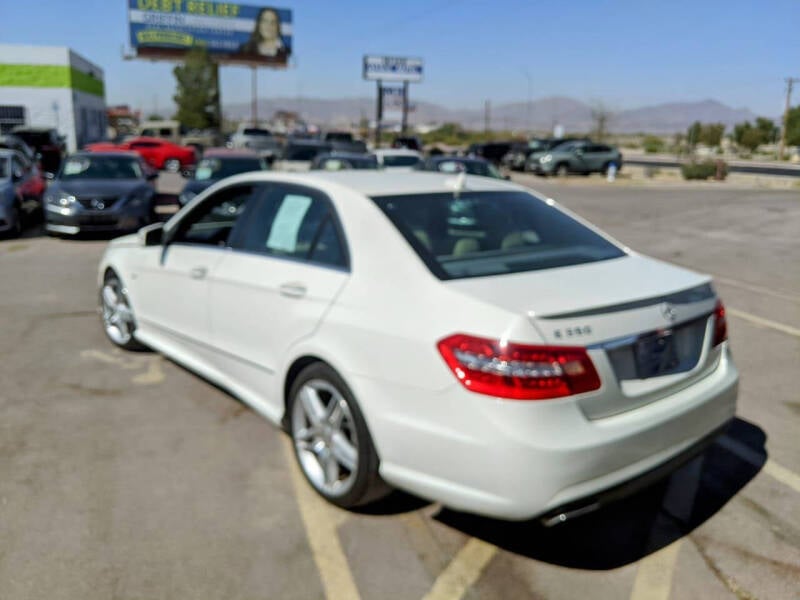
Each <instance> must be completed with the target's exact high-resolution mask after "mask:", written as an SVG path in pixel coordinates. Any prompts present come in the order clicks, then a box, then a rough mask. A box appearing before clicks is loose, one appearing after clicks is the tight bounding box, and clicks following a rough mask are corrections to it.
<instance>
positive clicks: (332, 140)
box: [322, 131, 367, 154]
mask: <svg viewBox="0 0 800 600" xmlns="http://www.w3.org/2000/svg"><path fill="white" fill-rule="evenodd" d="M322 141H323V142H325V143H327V144H330V146H331V149H332V150H333V151H334V152H347V153H350V154H365V153H366V152H367V144H366V142H364V141H362V140H357V139H355V138H354V137H353V134H352V133H350V132H349V131H328V132H327V133H325V135H323V136H322Z"/></svg>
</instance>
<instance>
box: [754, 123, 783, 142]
mask: <svg viewBox="0 0 800 600" xmlns="http://www.w3.org/2000/svg"><path fill="white" fill-rule="evenodd" d="M756 129H758V131H759V132H760V133H761V139H762V140H763V141H762V143H763V144H774V143H775V142H777V141H778V134H779V133H780V130H779V129H778V128H777V127H776V126H775V122H774V121H773V120H772V119H765V118H764V117H758V118H757V119H756Z"/></svg>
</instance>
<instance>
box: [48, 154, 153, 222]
mask: <svg viewBox="0 0 800 600" xmlns="http://www.w3.org/2000/svg"><path fill="white" fill-rule="evenodd" d="M156 177H158V173H156V172H154V171H152V170H150V169H149V168H148V167H147V165H146V164H145V163H144V161H143V160H142V158H141V157H140V156H139V155H138V154H134V153H132V152H130V153H129V152H79V153H77V154H73V155H72V156H69V157H68V158H66V159H65V160H64V164H63V165H62V167H61V170H60V172H59V173H58V175H57V176H56V178H55V179H54V180H53V182H52V183H51V184H50V187H48V189H47V192H46V193H45V197H44V199H45V230H46V231H47V233H48V234H50V235H76V234H78V233H82V232H99V231H103V232H105V231H133V230H135V229H138V228H139V227H142V226H143V225H147V224H148V223H149V222H150V221H151V219H152V217H153V201H154V197H155V188H154V185H153V180H154V179H155V178H156Z"/></svg>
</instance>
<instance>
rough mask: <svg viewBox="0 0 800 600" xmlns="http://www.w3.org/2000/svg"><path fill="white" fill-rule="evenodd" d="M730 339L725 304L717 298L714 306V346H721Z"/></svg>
mask: <svg viewBox="0 0 800 600" xmlns="http://www.w3.org/2000/svg"><path fill="white" fill-rule="evenodd" d="M727 339H728V321H727V319H725V306H724V305H723V304H722V300H717V305H716V306H715V307H714V346H719V345H720V344H721V343H722V342H724V341H725V340H727Z"/></svg>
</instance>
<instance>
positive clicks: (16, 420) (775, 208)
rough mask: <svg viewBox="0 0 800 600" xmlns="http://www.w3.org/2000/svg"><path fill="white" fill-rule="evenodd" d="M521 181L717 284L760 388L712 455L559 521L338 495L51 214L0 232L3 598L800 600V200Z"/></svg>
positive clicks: (745, 378)
mask: <svg viewBox="0 0 800 600" xmlns="http://www.w3.org/2000/svg"><path fill="white" fill-rule="evenodd" d="M517 179H518V180H519V181H520V182H522V183H524V184H526V185H532V186H533V187H535V188H537V189H538V190H539V191H540V192H541V193H542V194H543V195H547V196H551V197H553V198H555V199H556V200H558V201H559V202H561V203H563V205H565V206H566V207H568V208H570V209H571V210H573V211H575V212H577V213H578V214H580V215H581V216H583V217H585V218H587V219H588V220H590V221H591V222H592V223H594V224H596V225H598V226H599V227H601V228H603V229H604V230H605V231H607V232H608V233H610V234H612V235H614V236H615V237H617V238H618V239H619V240H620V241H621V242H623V243H624V244H627V245H629V246H630V247H631V248H633V249H635V250H637V251H640V252H642V253H645V254H649V255H652V256H654V257H656V258H660V259H664V260H667V261H672V262H676V263H678V264H681V265H685V266H687V267H690V268H692V269H696V270H699V271H703V272H706V273H709V274H711V275H713V276H714V277H715V278H716V282H717V283H716V285H717V288H718V290H719V292H720V293H721V295H722V297H723V299H724V300H725V302H726V306H727V308H728V315H729V319H728V321H729V333H730V338H731V343H732V347H733V352H734V356H735V359H736V361H737V364H738V366H739V368H740V370H741V374H742V381H741V389H740V400H739V411H738V414H739V418H738V419H737V420H736V421H735V422H734V423H733V425H732V427H731V429H730V430H729V431H728V432H727V433H726V434H725V436H723V437H722V438H721V439H720V441H719V442H718V443H716V444H714V445H713V446H711V447H710V448H709V450H708V451H707V452H706V453H705V454H704V455H702V456H701V457H700V458H698V459H696V460H694V461H692V462H691V463H689V464H688V465H686V466H685V467H683V468H682V469H680V470H679V471H678V472H676V473H675V474H674V475H673V476H672V477H671V478H670V479H669V480H667V481H664V482H662V483H660V484H657V485H655V486H653V487H651V488H648V489H647V490H645V491H643V492H641V493H639V494H637V495H635V496H633V497H630V498H628V499H626V500H624V501H621V502H618V503H616V504H613V505H610V506H608V507H605V508H603V509H601V510H599V511H598V512H596V513H593V514H590V515H587V516H585V517H582V518H578V519H575V520H573V521H570V522H567V523H566V524H563V525H560V526H556V527H553V528H549V529H547V528H544V527H542V526H541V525H540V524H538V523H537V522H530V523H505V522H501V521H496V520H491V519H484V518H479V517H475V516H471V515H466V514H462V513H457V512H454V511H450V510H447V509H444V508H442V507H440V506H438V505H436V504H431V503H428V502H426V501H424V500H421V499H418V498H414V497H411V496H408V495H404V494H399V493H398V494H395V495H394V496H392V497H390V498H389V499H388V500H386V501H384V502H382V503H380V504H379V505H377V506H375V507H372V508H370V509H369V510H367V511H364V512H362V513H348V512H344V511H340V510H338V509H334V508H332V507H330V506H328V505H327V504H325V503H324V502H323V501H322V500H320V499H319V498H318V497H317V496H316V495H315V494H314V493H313V492H311V491H310V488H308V487H307V486H306V484H305V482H304V481H303V480H302V479H301V476H300V475H299V473H298V470H297V468H296V466H295V465H294V462H293V460H292V458H291V453H290V450H289V446H288V445H287V443H286V439H285V436H284V434H283V433H281V432H280V431H278V430H277V429H275V428H274V427H272V426H271V425H270V424H268V423H267V422H266V421H264V420H263V419H262V418H261V417H259V416H258V415H256V414H255V413H254V412H252V411H251V410H250V409H248V408H247V407H246V406H244V405H242V404H241V403H239V402H238V401H237V400H235V399H234V398H232V397H231V396H229V395H227V394H226V393H224V392H223V391H221V390H219V389H217V388H215V387H214V386H212V385H210V384H208V383H207V382H205V381H203V380H202V379H200V378H198V377H197V376H195V375H193V374H192V373H190V372H188V371H186V370H184V369H182V368H180V367H178V366H176V365H175V364H173V363H171V362H170V361H168V360H166V359H164V358H162V357H160V356H159V355H157V354H152V353H147V352H143V353H125V352H121V351H118V350H116V349H114V348H113V347H112V346H111V344H110V343H109V342H107V341H106V340H105V338H104V335H103V332H102V329H101V327H100V321H99V317H98V315H97V313H96V305H97V291H96V287H95V277H96V274H95V269H96V265H97V263H98V260H99V258H100V255H101V253H102V251H103V248H104V246H105V244H106V242H105V241H103V240H89V239H79V240H59V239H52V238H48V237H44V236H42V235H41V234H40V233H39V231H38V230H36V229H34V230H30V231H28V232H27V233H26V235H25V236H24V237H23V238H22V239H18V240H4V241H0V290H2V294H0V598H11V599H28V598H30V599H34V598H35V599H37V600H38V599H41V598H48V600H54V599H61V598H64V599H75V598H81V599H87V600H90V599H107V598H119V599H148V600H153V599H159V598H163V599H177V598H203V599H214V598H220V599H222V598H224V599H226V600H233V599H248V600H250V599H260V598H270V599H276V598H298V599H306V598H322V597H326V596H327V597H329V598H346V599H351V598H357V597H361V598H364V599H370V598H375V599H387V598H388V599H392V598H422V597H426V598H429V599H442V598H461V597H463V598H468V599H477V598H486V599H488V598H598V599H606V598H608V599H612V598H613V599H615V598H634V599H643V598H647V599H667V598H675V599H683V598H698V599H701V598H702V599H707V598H736V599H748V598H770V599H771V598H777V599H784V598H788V599H791V598H800V435H799V434H798V430H800V387H799V386H798V384H797V375H798V372H799V369H798V365H800V245H798V243H797V238H798V233H800V194H798V193H797V192H788V191H787V192H770V191H747V190H738V189H737V190H727V189H726V188H725V187H724V184H721V185H720V186H719V189H716V188H715V189H708V188H704V189H701V190H692V189H680V190H674V189H672V190H658V189H653V188H647V189H644V188H642V189H638V188H636V187H631V186H627V187H615V186H614V185H612V184H607V183H606V182H604V181H602V180H600V179H596V181H594V178H592V181H590V182H589V184H587V183H586V182H585V181H584V182H582V184H581V185H579V186H572V185H570V184H569V183H566V184H562V183H560V182H553V181H552V180H543V179H539V178H534V177H527V176H520V177H518V178H517ZM177 184H179V181H177V180H175V179H174V178H173V179H168V178H165V179H163V180H162V191H173V190H172V189H171V188H174V187H175V186H176V185H177Z"/></svg>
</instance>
